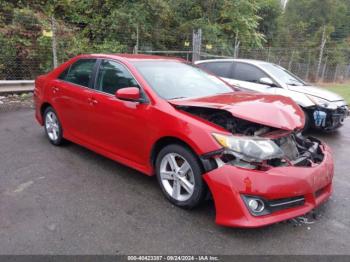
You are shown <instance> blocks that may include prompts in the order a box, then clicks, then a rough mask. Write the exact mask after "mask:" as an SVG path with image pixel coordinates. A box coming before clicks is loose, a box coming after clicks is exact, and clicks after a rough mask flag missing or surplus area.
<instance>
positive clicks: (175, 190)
mask: <svg viewBox="0 0 350 262" xmlns="http://www.w3.org/2000/svg"><path fill="white" fill-rule="evenodd" d="M160 178H161V183H162V185H163V187H164V189H165V191H166V192H167V193H168V194H169V196H171V197H172V198H173V199H175V200H177V201H186V200H188V199H189V198H190V197H191V196H192V194H193V192H194V186H195V179H194V174H193V170H192V168H191V166H190V164H189V163H188V161H187V160H186V159H185V158H184V157H182V156H181V155H179V154H176V153H168V154H166V155H165V156H164V157H163V159H162V160H161V163H160Z"/></svg>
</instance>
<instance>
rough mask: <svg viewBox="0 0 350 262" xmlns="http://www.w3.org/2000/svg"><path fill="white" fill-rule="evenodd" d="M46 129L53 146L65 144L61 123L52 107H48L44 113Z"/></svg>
mask: <svg viewBox="0 0 350 262" xmlns="http://www.w3.org/2000/svg"><path fill="white" fill-rule="evenodd" d="M44 127H45V133H46V136H47V138H48V139H49V141H50V142H51V144H53V145H55V146H59V145H61V144H62V143H63V142H64V139H63V130H62V125H61V122H60V120H59V119H58V116H57V113H56V111H55V110H54V109H53V108H52V107H48V108H46V109H45V111H44Z"/></svg>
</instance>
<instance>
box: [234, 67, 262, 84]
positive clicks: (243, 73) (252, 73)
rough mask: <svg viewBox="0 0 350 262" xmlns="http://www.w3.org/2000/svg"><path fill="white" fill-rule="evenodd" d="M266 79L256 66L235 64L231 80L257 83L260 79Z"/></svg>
mask: <svg viewBox="0 0 350 262" xmlns="http://www.w3.org/2000/svg"><path fill="white" fill-rule="evenodd" d="M263 77H268V76H267V75H266V74H265V73H264V72H263V71H262V70H260V69H259V68H257V67H256V66H253V65H250V64H246V63H235V67H234V72H233V78H234V79H237V80H241V81H247V82H252V83H259V80H260V78H263Z"/></svg>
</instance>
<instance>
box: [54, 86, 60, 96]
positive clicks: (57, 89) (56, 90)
mask: <svg viewBox="0 0 350 262" xmlns="http://www.w3.org/2000/svg"><path fill="white" fill-rule="evenodd" d="M58 91H60V89H59V88H58V87H56V86H54V87H53V88H52V92H53V93H54V94H56V93H57V92H58Z"/></svg>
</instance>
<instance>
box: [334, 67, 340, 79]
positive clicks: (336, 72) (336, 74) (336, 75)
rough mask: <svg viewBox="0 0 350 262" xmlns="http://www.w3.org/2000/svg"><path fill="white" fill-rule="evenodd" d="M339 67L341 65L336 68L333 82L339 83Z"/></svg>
mask: <svg viewBox="0 0 350 262" xmlns="http://www.w3.org/2000/svg"><path fill="white" fill-rule="evenodd" d="M338 67H339V64H337V65H336V67H335V72H334V78H333V82H335V81H337V77H338Z"/></svg>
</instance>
